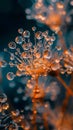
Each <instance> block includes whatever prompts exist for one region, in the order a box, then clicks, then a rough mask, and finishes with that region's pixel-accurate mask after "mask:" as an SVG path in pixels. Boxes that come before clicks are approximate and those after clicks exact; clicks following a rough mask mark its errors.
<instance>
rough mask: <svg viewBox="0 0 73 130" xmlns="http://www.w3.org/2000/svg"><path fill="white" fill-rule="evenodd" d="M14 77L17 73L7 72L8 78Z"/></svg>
mask: <svg viewBox="0 0 73 130" xmlns="http://www.w3.org/2000/svg"><path fill="white" fill-rule="evenodd" d="M14 77H15V75H14V73H13V72H8V74H7V79H8V80H13V79H14Z"/></svg>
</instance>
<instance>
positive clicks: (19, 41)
mask: <svg viewBox="0 0 73 130" xmlns="http://www.w3.org/2000/svg"><path fill="white" fill-rule="evenodd" d="M15 42H16V43H17V44H22V42H23V38H22V36H17V37H16V38H15Z"/></svg>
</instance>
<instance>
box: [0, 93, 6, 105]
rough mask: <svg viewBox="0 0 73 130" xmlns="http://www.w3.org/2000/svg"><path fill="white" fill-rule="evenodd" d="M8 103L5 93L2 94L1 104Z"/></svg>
mask: <svg viewBox="0 0 73 130" xmlns="http://www.w3.org/2000/svg"><path fill="white" fill-rule="evenodd" d="M6 101H7V96H6V95H5V94H4V93H2V94H0V102H1V103H5V102H6Z"/></svg>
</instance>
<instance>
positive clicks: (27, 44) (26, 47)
mask: <svg viewBox="0 0 73 130" xmlns="http://www.w3.org/2000/svg"><path fill="white" fill-rule="evenodd" d="M22 47H23V49H24V50H26V51H27V50H29V49H30V47H31V45H30V44H29V43H24V44H23V45H22Z"/></svg>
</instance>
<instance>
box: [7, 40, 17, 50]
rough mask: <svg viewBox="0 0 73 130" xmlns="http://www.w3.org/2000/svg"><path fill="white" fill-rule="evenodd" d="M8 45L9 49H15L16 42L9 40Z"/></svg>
mask: <svg viewBox="0 0 73 130" xmlns="http://www.w3.org/2000/svg"><path fill="white" fill-rule="evenodd" d="M8 47H9V48H10V49H16V43H15V42H10V43H9V44H8Z"/></svg>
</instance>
